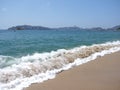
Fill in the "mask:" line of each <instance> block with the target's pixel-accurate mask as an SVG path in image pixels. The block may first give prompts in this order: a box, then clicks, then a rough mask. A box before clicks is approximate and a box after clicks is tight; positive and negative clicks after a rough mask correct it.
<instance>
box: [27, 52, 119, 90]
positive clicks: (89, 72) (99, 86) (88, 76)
mask: <svg viewBox="0 0 120 90" xmlns="http://www.w3.org/2000/svg"><path fill="white" fill-rule="evenodd" d="M25 90H120V52H117V53H113V54H110V55H105V56H104V57H99V58H97V60H94V61H90V62H88V63H85V64H83V65H80V66H77V67H74V68H72V69H70V70H68V71H63V72H61V73H59V74H58V75H57V76H56V78H55V79H52V80H48V81H45V82H43V83H40V84H32V85H31V86H30V87H28V88H26V89H25Z"/></svg>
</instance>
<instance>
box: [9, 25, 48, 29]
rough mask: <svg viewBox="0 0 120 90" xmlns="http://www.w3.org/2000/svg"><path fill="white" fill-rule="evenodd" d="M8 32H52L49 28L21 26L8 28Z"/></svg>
mask: <svg viewBox="0 0 120 90" xmlns="http://www.w3.org/2000/svg"><path fill="white" fill-rule="evenodd" d="M8 30H50V28H48V27H42V26H31V25H20V26H14V27H10V28H8Z"/></svg>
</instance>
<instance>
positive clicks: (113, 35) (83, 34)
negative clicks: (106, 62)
mask: <svg viewBox="0 0 120 90" xmlns="http://www.w3.org/2000/svg"><path fill="white" fill-rule="evenodd" d="M106 42H107V43H106ZM101 43H102V44H101ZM119 50H120V32H117V31H116V32H115V31H88V30H86V31H82V30H69V31H68V30H59V31H57V30H51V31H50V30H45V31H44V30H41V31H39V30H27V31H16V32H14V31H0V77H1V78H0V90H10V89H11V90H16V89H17V90H21V89H23V88H24V87H27V86H29V85H30V84H31V83H38V82H43V81H45V80H48V79H52V78H54V77H55V75H56V74H57V73H59V72H61V71H62V70H67V69H69V68H72V67H73V66H77V65H80V64H83V63H86V62H88V61H91V60H94V59H95V58H97V57H98V56H104V55H105V54H110V53H112V52H116V51H119Z"/></svg>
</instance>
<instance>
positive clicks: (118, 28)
mask: <svg viewBox="0 0 120 90" xmlns="http://www.w3.org/2000/svg"><path fill="white" fill-rule="evenodd" d="M110 29H112V30H120V25H117V26H114V27H112V28H110Z"/></svg>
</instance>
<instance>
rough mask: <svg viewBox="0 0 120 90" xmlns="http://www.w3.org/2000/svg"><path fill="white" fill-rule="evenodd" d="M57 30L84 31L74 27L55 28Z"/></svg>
mask: <svg viewBox="0 0 120 90" xmlns="http://www.w3.org/2000/svg"><path fill="white" fill-rule="evenodd" d="M53 29H56V30H82V28H80V27H77V26H73V27H59V28H53Z"/></svg>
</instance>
